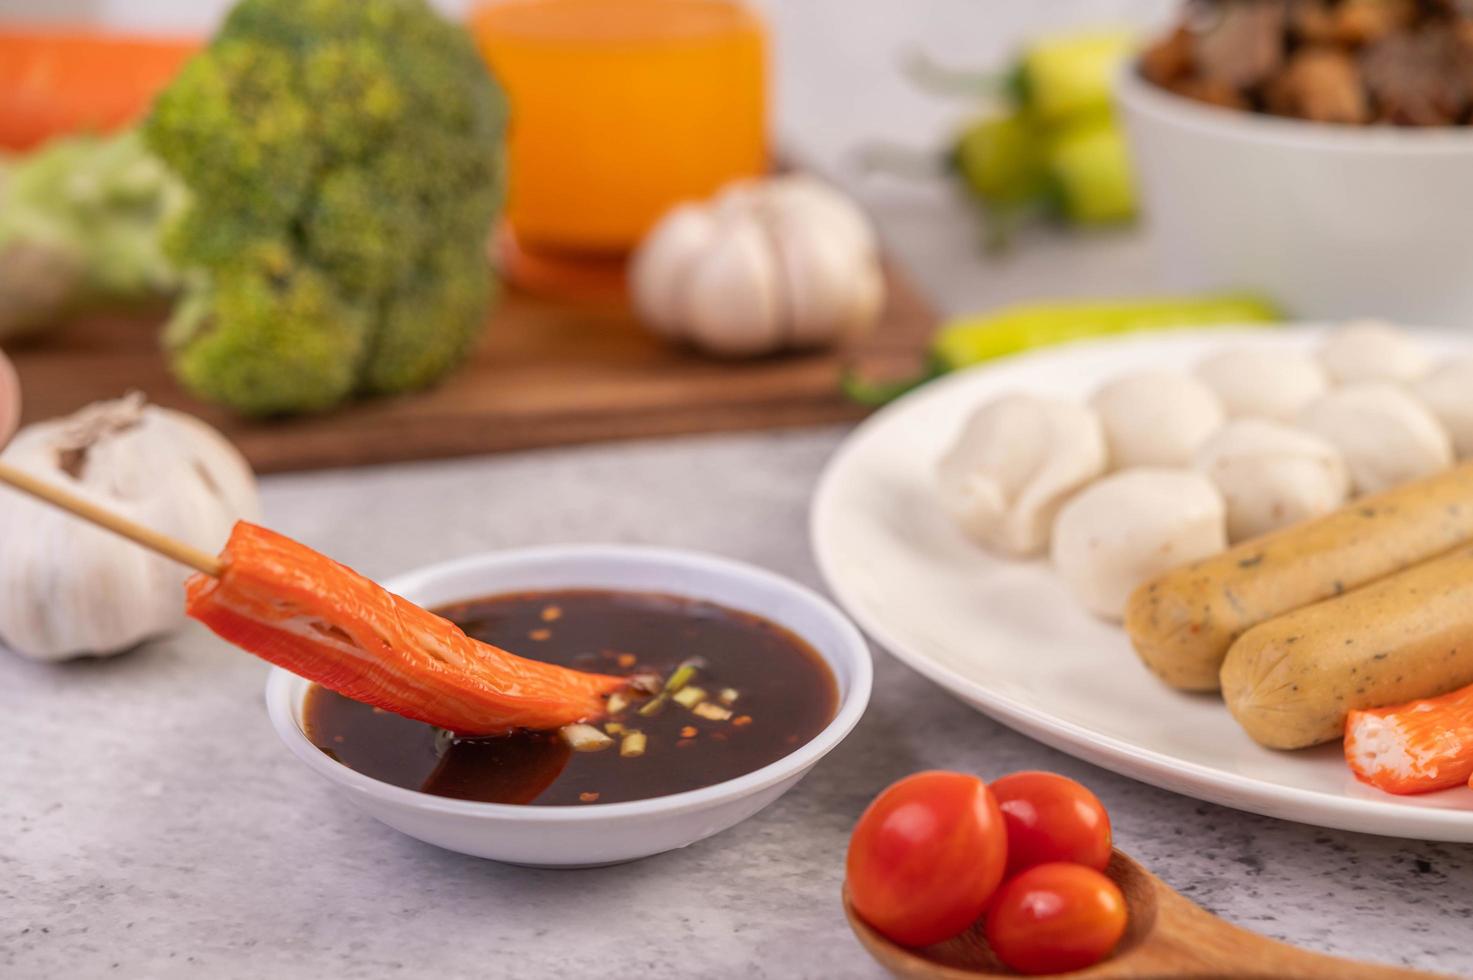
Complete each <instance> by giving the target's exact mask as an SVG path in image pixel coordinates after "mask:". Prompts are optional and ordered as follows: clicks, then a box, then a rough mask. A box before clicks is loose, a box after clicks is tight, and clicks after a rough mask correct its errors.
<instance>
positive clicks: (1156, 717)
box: [811, 327, 1473, 841]
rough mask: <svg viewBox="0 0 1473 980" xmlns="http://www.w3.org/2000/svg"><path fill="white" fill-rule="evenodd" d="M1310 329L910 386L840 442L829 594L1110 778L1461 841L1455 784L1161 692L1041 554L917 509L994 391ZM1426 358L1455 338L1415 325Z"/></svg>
mask: <svg viewBox="0 0 1473 980" xmlns="http://www.w3.org/2000/svg"><path fill="white" fill-rule="evenodd" d="M1315 333H1316V331H1315V330H1314V329H1313V328H1310V327H1303V328H1296V329H1293V330H1283V331H1278V330H1275V331H1266V330H1252V331H1248V330H1210V331H1207V330H1199V331H1191V332H1186V333H1179V334H1159V333H1158V334H1142V335H1136V336H1134V337H1126V338H1120V339H1115V340H1109V341H1102V342H1088V343H1081V344H1073V345H1069V346H1066V347H1057V348H1053V349H1050V350H1045V351H1039V352H1036V353H1032V354H1027V355H1023V356H1019V357H1015V358H1010V359H1008V360H1006V361H1001V362H998V363H996V364H995V365H991V366H984V367H981V368H977V369H974V370H972V371H968V372H965V373H962V374H958V375H955V376H952V377H949V378H945V379H943V380H940V381H937V382H934V383H932V384H930V385H927V386H926V387H925V388H923V389H922V390H920V391H918V392H915V393H914V394H912V395H910V396H907V397H906V398H904V399H902V400H900V401H898V402H896V403H895V404H894V405H891V406H890V407H888V408H886V409H885V410H884V411H882V412H880V413H878V414H877V415H875V416H874V417H872V418H871V419H869V420H868V421H866V422H865V423H864V424H863V425H861V426H860V427H859V428H858V429H857V430H856V431H855V432H854V433H853V434H852V435H851V436H850V437H849V439H848V440H847V441H846V442H845V443H844V445H843V446H842V447H841V448H840V449H839V451H838V452H837V453H836V454H835V455H834V458H833V459H832V460H831V461H830V462H829V465H828V468H827V469H826V470H825V472H824V474H823V478H822V479H821V480H820V482H819V486H818V490H817V492H816V494H815V497H814V501H813V510H812V515H811V520H812V525H811V532H812V536H813V546H814V551H815V554H816V555H817V558H818V563H819V566H820V567H821V568H822V570H823V574H824V577H825V578H826V579H827V580H828V584H829V586H830V588H831V589H832V590H833V592H834V594H835V595H836V596H837V597H838V598H839V601H840V602H841V603H842V604H843V605H844V606H845V607H846V608H847V609H848V610H849V612H850V613H851V614H852V615H853V616H854V618H855V619H857V620H858V621H859V623H860V625H861V626H863V627H864V628H865V629H866V630H867V631H868V632H869V634H870V635H871V637H873V638H874V639H875V640H876V641H878V642H879V643H880V644H882V645H883V646H884V647H886V648H887V649H888V650H890V652H891V653H893V654H894V655H895V656H896V657H898V658H899V659H900V660H901V661H903V662H904V663H906V664H908V665H909V666H910V667H912V668H914V669H915V670H916V671H918V672H919V673H921V674H923V675H925V676H926V677H928V678H930V679H931V680H933V681H935V682H936V683H937V684H939V685H941V686H942V687H944V688H945V689H946V690H948V691H950V692H951V693H952V694H955V695H956V696H957V697H959V698H961V699H962V700H963V701H966V702H968V703H970V704H972V705H974V706H975V707H977V708H978V709H980V710H981V711H983V712H985V713H987V714H988V715H991V716H992V717H994V718H997V719H998V720H999V721H1002V722H1004V723H1005V724H1007V725H1010V726H1011V727H1013V728H1016V729H1018V730H1019V731H1021V732H1024V733H1026V734H1028V735H1030V736H1032V737H1034V738H1036V739H1038V740H1039V741H1041V742H1044V743H1047V744H1048V745H1052V746H1054V747H1055V748H1058V749H1062V750H1063V751H1065V752H1069V753H1071V754H1073V755H1077V756H1079V757H1080V758H1083V759H1088V760H1089V761H1091V762H1094V763H1096V764H1098V765H1101V766H1104V767H1106V768H1108V769H1112V770H1114V771H1116V772H1119V773H1122V774H1124V775H1127V776H1131V777H1133V778H1136V779H1140V780H1142V781H1144V782H1148V783H1151V784H1153V785H1156V786H1160V787H1163V788H1165V789H1170V790H1175V791H1176V792H1179V793H1185V794H1187V795H1189V796H1194V797H1197V798H1199V799H1203V800H1210V801H1212V802H1214V803H1221V804H1224V805H1226V806H1231V807H1237V808H1239V809H1243V810H1251V811H1253V812H1255V813H1263V814H1267V815H1269V816H1273V817H1280V818H1283V819H1287V820H1298V821H1302V822H1304V823H1311V824H1317V825H1321V826H1325V827H1336V828H1341V829H1344V830H1357V831H1363V832H1366V833H1373V834H1386V835H1390V836H1396V837H1412V838H1421V839H1426V840H1446V841H1473V791H1469V790H1468V789H1466V788H1458V789H1452V790H1447V791H1444V792H1442V793H1435V794H1428V795H1424V796H1418V797H1394V796H1390V795H1386V794H1383V793H1381V792H1379V791H1377V790H1374V789H1372V788H1370V787H1368V786H1364V785H1362V784H1360V783H1358V782H1357V781H1356V780H1355V778H1354V777H1353V776H1352V775H1351V774H1350V771H1349V770H1348V769H1347V768H1346V766H1345V762H1344V759H1343V757H1342V755H1341V752H1340V748H1339V746H1338V745H1327V746H1320V747H1318V748H1316V749H1312V750H1308V751H1303V752H1293V753H1286V752H1274V751H1271V750H1269V749H1265V748H1262V747H1261V746H1259V745H1257V744H1256V743H1254V742H1253V741H1252V740H1251V739H1250V738H1249V737H1248V736H1247V735H1246V734H1245V733H1244V732H1243V731H1242V730H1241V729H1239V728H1238V726H1237V724H1236V723H1235V722H1234V721H1233V719H1232V717H1231V716H1230V715H1229V714H1228V712H1227V709H1226V708H1224V707H1223V705H1222V702H1221V700H1220V699H1219V698H1218V697H1217V696H1215V695H1212V696H1204V695H1190V694H1184V693H1182V692H1180V691H1174V690H1172V689H1170V688H1168V687H1166V686H1165V685H1163V684H1161V683H1160V682H1159V681H1157V680H1156V679H1155V678H1154V677H1153V676H1152V675H1150V674H1149V673H1147V671H1146V669H1145V668H1144V667H1143V666H1142V665H1141V664H1140V662H1139V661H1138V660H1137V659H1136V656H1135V653H1134V652H1133V651H1132V650H1131V648H1130V643H1129V641H1128V640H1127V639H1126V637H1125V634H1124V633H1123V632H1122V631H1121V629H1120V628H1119V627H1117V626H1114V625H1111V624H1108V623H1104V622H1101V621H1100V620H1097V619H1095V618H1093V617H1092V616H1091V615H1090V614H1089V613H1087V612H1085V610H1084V609H1083V608H1082V607H1081V606H1080V605H1079V604H1078V603H1076V602H1075V601H1074V600H1073V599H1072V598H1071V597H1070V595H1069V594H1068V592H1067V591H1066V589H1065V587H1064V585H1063V583H1062V582H1061V581H1060V580H1059V579H1058V578H1057V577H1056V576H1055V575H1054V574H1053V572H1052V571H1051V570H1050V568H1049V566H1048V565H1047V563H1045V562H1043V561H1034V562H1012V561H1005V560H1001V559H998V558H994V557H992V556H991V555H989V554H988V553H987V552H985V551H983V550H982V549H981V548H979V547H978V546H977V545H975V544H973V543H972V542H971V541H970V540H969V539H967V538H966V537H964V536H963V534H962V533H961V532H960V531H959V530H958V529H957V528H956V526H955V525H953V524H952V522H951V521H950V520H949V519H948V518H947V516H946V515H945V514H943V513H942V512H941V510H940V508H939V507H938V506H937V504H936V502H935V494H934V491H933V488H932V473H933V470H934V467H935V464H936V461H937V459H938V458H939V457H940V455H941V453H942V452H943V451H944V450H945V448H946V447H947V446H948V445H949V444H950V442H951V441H952V439H953V438H954V437H955V435H956V432H957V429H958V427H959V426H960V424H961V422H962V420H963V418H964V417H965V416H966V414H967V413H968V412H969V411H970V410H971V409H972V408H973V407H975V406H976V405H977V404H978V403H979V402H981V401H982V400H984V399H986V398H989V397H991V396H993V395H996V394H1000V393H1002V392H1005V391H1010V390H1011V391H1019V390H1021V391H1036V392H1042V393H1051V394H1057V395H1065V396H1070V397H1075V398H1085V397H1087V396H1088V394H1089V393H1090V392H1091V391H1092V390H1093V389H1094V388H1095V387H1096V386H1097V385H1099V384H1100V383H1101V382H1103V381H1104V380H1106V379H1107V378H1110V377H1113V376H1115V375H1116V374H1118V373H1120V372H1122V371H1126V370H1130V369H1135V368H1142V367H1148V366H1155V367H1163V366H1164V367H1170V366H1177V367H1189V366H1190V365H1192V364H1193V363H1195V362H1196V361H1197V360H1198V359H1200V358H1201V357H1203V356H1205V355H1206V354H1208V353H1210V352H1212V351H1214V350H1217V349H1218V348H1220V347H1222V346H1223V345H1224V344H1229V343H1253V344H1264V345H1278V346H1282V347H1284V348H1297V347H1306V346H1308V345H1310V344H1312V343H1313V341H1314V335H1315ZM1419 336H1421V337H1423V338H1425V340H1426V343H1427V345H1428V347H1429V348H1430V349H1432V350H1433V351H1434V352H1436V353H1439V354H1450V353H1459V352H1469V351H1473V338H1469V337H1467V336H1464V335H1458V334H1455V333H1452V332H1430V331H1419Z"/></svg>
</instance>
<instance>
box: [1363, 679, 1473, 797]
mask: <svg viewBox="0 0 1473 980" xmlns="http://www.w3.org/2000/svg"><path fill="white" fill-rule="evenodd" d="M1345 761H1346V762H1348V763H1349V764H1350V769H1351V771H1352V772H1354V773H1355V775H1356V777H1357V778H1358V779H1360V780H1362V781H1363V782H1367V783H1370V784H1371V785H1372V786H1375V787H1377V788H1378V789H1383V790H1385V791H1386V792H1388V793H1429V792H1431V791H1433V790H1438V789H1447V788H1448V787H1450V786H1457V785H1460V784H1462V783H1468V784H1469V785H1470V786H1473V685H1469V686H1468V687H1465V688H1462V689H1460V690H1457V691H1453V692H1452V693H1451V694H1444V695H1442V696H1441V697H1436V698H1427V699H1425V700H1422V701H1411V702H1408V703H1407V704H1401V705H1396V706H1395V707H1389V708H1371V709H1367V710H1364V711H1352V712H1350V716H1349V717H1348V718H1346V720H1345Z"/></svg>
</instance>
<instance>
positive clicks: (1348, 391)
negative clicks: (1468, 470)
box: [1299, 381, 1453, 493]
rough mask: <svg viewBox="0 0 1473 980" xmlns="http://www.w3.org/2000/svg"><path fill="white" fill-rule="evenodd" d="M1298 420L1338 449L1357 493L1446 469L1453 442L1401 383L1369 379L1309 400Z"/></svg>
mask: <svg viewBox="0 0 1473 980" xmlns="http://www.w3.org/2000/svg"><path fill="white" fill-rule="evenodd" d="M1299 422H1300V424H1301V425H1302V426H1303V427H1304V428H1306V429H1308V430H1309V431H1311V432H1313V433H1315V434H1316V435H1319V436H1321V437H1323V438H1324V439H1325V440H1326V441H1328V442H1330V443H1331V444H1333V445H1334V446H1335V448H1336V449H1339V450H1340V455H1342V456H1343V457H1345V465H1346V466H1347V467H1349V469H1350V484H1351V488H1352V489H1353V490H1354V491H1355V492H1356V493H1376V492H1378V491H1381V490H1386V489H1389V488H1391V487H1395V486H1400V485H1401V484H1403V483H1409V482H1411V481H1412V480H1417V479H1420V478H1421V477H1424V476H1430V475H1431V474H1433V473H1436V472H1438V471H1439V470H1445V469H1447V468H1448V467H1449V466H1451V465H1452V462H1453V445H1452V440H1451V439H1449V438H1448V434H1447V431H1446V430H1445V429H1443V427H1442V423H1440V422H1438V421H1437V418H1436V416H1434V415H1433V414H1432V413H1431V412H1430V411H1428V410H1427V409H1426V408H1425V407H1423V406H1422V404H1421V403H1419V402H1418V401H1417V400H1416V399H1415V398H1413V397H1412V396H1411V395H1409V394H1407V393H1406V392H1405V391H1403V390H1402V389H1401V388H1400V387H1399V386H1397V385H1394V384H1389V383H1387V382H1384V381H1382V382H1367V383H1365V384H1358V385H1350V386H1348V387H1345V388H1338V389H1336V390H1335V391H1332V392H1330V393H1329V394H1328V395H1326V396H1324V397H1323V398H1320V399H1318V400H1316V401H1314V402H1313V403H1311V404H1310V405H1309V406H1308V407H1307V408H1305V410H1304V412H1303V413H1301V415H1300V417H1299Z"/></svg>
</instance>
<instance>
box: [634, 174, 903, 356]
mask: <svg viewBox="0 0 1473 980" xmlns="http://www.w3.org/2000/svg"><path fill="white" fill-rule="evenodd" d="M629 282H630V289H631V292H632V294H633V299H634V305H635V309H636V310H637V311H638V313H639V316H640V318H641V319H642V320H643V321H644V322H645V323H646V324H647V325H648V326H649V327H650V328H651V329H652V330H654V331H655V332H656V333H658V334H660V335H661V336H664V337H666V338H668V339H670V340H676V341H684V342H687V343H690V344H693V345H695V346H696V347H699V348H701V349H702V350H705V351H706V352H708V353H711V354H717V355H720V356H724V357H752V356H756V355H759V354H766V353H770V352H772V351H776V350H783V349H787V348H803V347H820V346H824V345H827V344H833V343H838V342H840V341H843V340H845V339H848V338H850V337H852V336H856V335H859V334H862V333H864V332H866V331H868V330H869V329H870V328H871V327H872V326H874V323H875V320H876V319H877V318H878V317H879V313H880V308H881V306H882V305H883V303H884V293H885V287H884V276H883V275H882V273H881V271H880V262H879V250H878V246H877V244H876V241H875V235H874V232H873V230H872V229H871V228H870V225H869V222H868V220H867V219H866V218H865V216H864V214H863V213H862V212H861V211H860V210H859V208H858V207H856V206H855V205H854V204H853V202H851V201H850V200H849V199H848V198H846V197H845V196H844V195H842V194H840V193H839V192H838V191H836V190H834V189H833V188H831V187H829V186H828V185H826V184H823V183H821V182H819V181H817V180H814V179H813V178H811V177H771V178H767V179H764V180H752V181H743V182H741V183H738V184H735V185H733V186H732V187H730V188H728V189H727V190H725V191H723V192H722V193H721V194H719V195H718V196H717V197H716V198H715V199H713V200H712V201H710V202H707V203H703V204H682V205H680V206H678V207H676V208H675V209H674V210H672V211H671V212H670V213H669V214H667V215H666V216H665V217H664V218H662V219H661V220H660V222H659V223H658V224H657V225H655V227H654V228H653V229H652V230H651V231H650V233H649V235H648V236H647V237H646V238H645V240H644V242H643V244H641V245H640V247H639V250H638V252H636V253H635V256H634V259H633V262H632V263H631V266H630V277H629Z"/></svg>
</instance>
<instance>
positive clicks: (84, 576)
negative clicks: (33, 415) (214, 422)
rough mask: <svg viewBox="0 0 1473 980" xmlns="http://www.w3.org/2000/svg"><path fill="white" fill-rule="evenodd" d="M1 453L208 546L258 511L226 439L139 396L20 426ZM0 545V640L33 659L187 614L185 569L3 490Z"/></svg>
mask: <svg viewBox="0 0 1473 980" xmlns="http://www.w3.org/2000/svg"><path fill="white" fill-rule="evenodd" d="M0 458H3V459H4V460H5V461H6V462H7V463H10V464H12V465H14V466H18V467H20V468H21V469H24V470H26V471H28V472H31V473H35V474H36V475H38V476H40V477H42V478H43V479H46V480H48V481H52V482H55V483H59V484H62V485H64V486H66V487H67V489H69V490H71V491H72V492H74V493H77V494H79V495H80V496H83V497H85V498H88V499H90V500H93V501H95V502H96V503H98V504H99V505H101V506H105V507H108V508H110V509H112V510H116V511H118V512H120V513H122V514H124V515H126V516H128V517H131V518H132V519H134V520H136V521H138V522H140V523H142V524H145V525H147V526H150V527H154V528H157V529H159V530H161V531H163V532H165V533H167V534H171V535H173V536H175V537H178V538H181V539H183V540H185V541H188V542H189V543H190V544H193V545H195V546H196V547H199V548H202V549H204V550H206V551H209V552H215V551H218V550H219V549H220V547H221V546H222V545H223V544H224V542H225V539H226V538H227V537H228V535H229V533H230V528H231V526H232V525H233V524H234V523H235V521H236V520H238V519H257V518H258V517H259V514H260V503H259V498H258V497H257V493H256V486H255V479H254V477H253V476H252V474H251V471H250V468H249V467H248V466H247V464H246V462H245V460H244V459H242V458H241V456H240V455H239V453H237V452H236V450H235V449H234V447H232V446H231V445H230V443H229V442H227V441H226V440H225V439H224V438H223V437H222V436H220V435H219V434H218V433H217V432H215V431H214V430H213V429H211V428H209V427H208V426H206V425H205V424H204V423H202V422H199V421H198V420H196V419H193V418H190V417H189V416H187V415H184V414H182V413H179V412H174V411H170V410H168V409H163V408H158V407H155V406H149V405H145V404H144V403H143V401H142V399H141V398H138V397H130V398H125V399H120V400H118V401H115V402H103V403H99V404H97V405H93V406H90V407H89V408H87V409H84V410H83V411H81V412H79V413H77V414H76V415H73V416H70V417H68V418H65V419H58V420H54V421H51V422H44V423H40V424H38V425H32V426H29V427H27V428H25V429H22V430H21V431H20V433H19V434H17V435H16V437H15V439H14V440H13V441H12V442H11V444H10V445H9V446H8V447H7V448H6V449H5V451H4V453H0ZM0 542H4V545H3V548H4V561H3V562H0V647H5V648H8V649H10V650H13V651H14V652H16V653H19V654H22V655H24V656H27V657H30V658H32V659H36V660H64V659H68V658H70V657H77V656H86V655H95V656H104V655H108V654H113V653H119V652H122V651H123V650H127V649H129V648H131V647H133V646H135V645H137V644H138V643H139V642H140V641H142V640H144V639H147V638H148V637H150V636H155V635H158V634H160V633H165V632H168V631H170V630H172V629H175V628H177V627H178V626H179V625H181V624H182V623H183V621H184V608H183V602H182V601H181V598H180V590H181V587H182V585H183V583H184V580H185V579H186V578H187V577H188V576H189V570H188V569H186V568H184V567H183V566H180V565H178V564H176V563H175V562H172V561H170V560H169V559H167V558H163V557H161V556H159V555H155V554H152V553H151V552H149V551H147V550H145V549H143V548H140V547H139V546H137V545H135V544H133V543H132V542H130V541H126V540H124V539H122V538H120V537H118V536H116V535H114V534H111V533H110V532H107V531H104V530H101V529H100V528H96V527H93V526H92V525H90V524H87V523H85V522H83V521H79V520H77V519H76V518H74V517H71V516H70V515H68V514H65V513H63V512H62V511H59V510H57V509H55V508H53V507H51V506H49V505H47V504H43V503H41V502H39V501H35V500H32V499H31V498H29V497H26V496H24V495H22V494H20V493H18V492H16V491H12V490H9V489H4V488H0Z"/></svg>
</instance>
